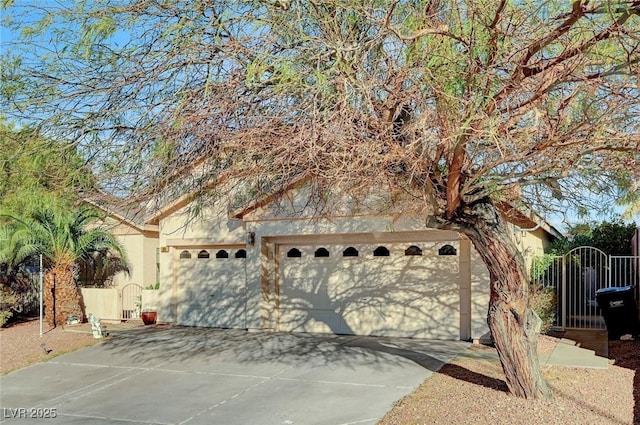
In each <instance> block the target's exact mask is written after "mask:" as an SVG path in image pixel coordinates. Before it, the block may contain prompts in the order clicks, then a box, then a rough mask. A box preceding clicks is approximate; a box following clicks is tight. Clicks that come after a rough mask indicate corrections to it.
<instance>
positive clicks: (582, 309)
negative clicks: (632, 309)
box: [540, 246, 640, 329]
mask: <svg viewBox="0 0 640 425" xmlns="http://www.w3.org/2000/svg"><path fill="white" fill-rule="evenodd" d="M545 268H546V269H545V271H544V273H542V276H541V277H540V278H541V281H542V284H543V285H544V286H545V287H553V288H555V290H556V298H557V314H556V325H557V326H559V327H562V328H575V329H606V325H605V322H604V320H603V318H602V314H601V313H600V309H599V308H598V305H597V302H596V291H598V290H599V289H602V288H608V287H622V286H633V290H634V297H635V299H636V301H637V300H639V299H640V293H639V292H638V291H639V286H640V257H638V256H636V257H632V256H608V255H607V254H605V253H604V252H603V251H601V250H599V249H598V248H594V247H587V246H582V247H578V248H574V249H572V250H571V251H569V252H568V253H567V254H565V255H564V256H562V257H551V258H550V260H549V261H548V262H547V263H546V265H545Z"/></svg>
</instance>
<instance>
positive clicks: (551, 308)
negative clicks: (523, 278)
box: [529, 283, 557, 334]
mask: <svg viewBox="0 0 640 425" xmlns="http://www.w3.org/2000/svg"><path fill="white" fill-rule="evenodd" d="M529 307H530V308H531V309H532V310H533V311H535V312H536V314H537V315H538V316H539V317H540V319H542V326H541V328H540V332H541V333H543V334H544V333H546V332H548V331H549V330H550V329H551V327H552V326H553V324H554V321H555V320H556V311H557V296H556V290H555V288H553V287H544V286H542V285H540V284H536V283H533V284H531V286H530V287H529Z"/></svg>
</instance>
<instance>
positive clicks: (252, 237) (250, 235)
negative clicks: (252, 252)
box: [247, 231, 256, 246]
mask: <svg viewBox="0 0 640 425" xmlns="http://www.w3.org/2000/svg"><path fill="white" fill-rule="evenodd" d="M255 244H256V232H253V231H250V232H247V245H251V246H253V245H255Z"/></svg>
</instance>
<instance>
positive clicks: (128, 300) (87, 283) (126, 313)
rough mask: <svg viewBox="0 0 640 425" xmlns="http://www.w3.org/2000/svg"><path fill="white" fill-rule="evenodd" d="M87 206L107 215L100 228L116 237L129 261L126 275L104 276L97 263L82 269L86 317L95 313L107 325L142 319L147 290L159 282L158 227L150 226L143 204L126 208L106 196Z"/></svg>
mask: <svg viewBox="0 0 640 425" xmlns="http://www.w3.org/2000/svg"><path fill="white" fill-rule="evenodd" d="M84 202H85V203H87V204H89V205H91V206H93V207H94V208H97V209H99V210H102V211H103V212H104V213H105V218H104V219H103V221H102V222H101V223H98V224H99V225H100V226H101V227H103V228H105V229H106V230H109V231H110V232H111V233H112V234H113V235H114V236H115V238H116V240H117V241H118V242H120V244H121V245H122V246H123V248H124V251H125V253H126V254H127V259H128V267H127V269H126V272H125V271H123V272H119V273H118V272H116V271H117V269H116V270H110V271H107V273H104V272H102V270H103V267H102V264H97V263H96V262H89V263H86V264H84V265H82V266H81V267H80V276H79V279H80V282H81V285H82V289H81V290H82V295H83V301H84V304H85V306H86V309H85V310H86V313H87V314H89V313H94V314H96V315H97V316H99V317H100V318H101V319H103V320H106V321H120V320H127V319H135V318H139V314H140V310H141V307H142V306H141V296H142V290H143V288H145V287H149V286H155V285H156V283H157V282H158V277H159V264H158V258H159V257H158V253H159V249H158V236H159V235H158V227H157V226H153V225H149V224H146V222H145V218H144V217H145V216H146V215H147V213H146V210H144V209H142V208H141V207H140V206H139V204H134V205H122V203H121V202H119V200H117V199H116V198H114V197H112V196H109V195H107V194H104V193H102V194H99V196H94V197H93V198H86V199H84ZM97 260H98V261H99V262H103V261H104V259H102V258H98V259H97ZM118 267H120V265H118Z"/></svg>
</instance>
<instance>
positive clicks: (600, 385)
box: [0, 320, 640, 425]
mask: <svg viewBox="0 0 640 425" xmlns="http://www.w3.org/2000/svg"><path fill="white" fill-rule="evenodd" d="M44 331H45V333H44V335H43V337H42V339H41V338H40V336H39V322H38V321H37V320H33V321H28V322H24V323H18V324H14V325H12V326H10V327H8V328H5V329H1V330H0V374H2V375H4V374H6V373H8V372H10V371H12V370H15V369H18V368H21V367H25V366H27V365H29V364H32V363H36V362H40V361H44V360H47V359H49V358H51V357H53V356H56V355H60V354H63V353H66V352H69V351H73V350H77V349H79V348H82V347H86V346H88V345H92V344H95V343H97V342H99V341H101V340H98V339H94V338H93V337H92V336H91V335H90V334H87V333H78V332H65V331H64V330H63V328H62V327H58V328H55V329H48V328H47V327H45V329H44ZM41 342H44V343H45V345H46V348H47V350H51V351H50V352H49V353H48V354H45V353H44V351H43V349H42V347H41V346H40V344H41ZM557 342H558V340H557V339H556V338H551V337H548V336H542V337H540V339H539V344H538V351H539V352H540V354H542V355H544V354H548V353H550V352H551V351H552V350H553V348H554V347H555V345H556V344H557ZM494 351H495V350H494V349H493V348H489V347H483V346H472V347H471V348H470V349H469V351H468V353H465V354H463V355H461V356H459V357H458V358H456V359H455V360H454V361H452V362H451V363H449V364H447V365H445V366H444V367H443V368H442V369H441V370H440V371H439V372H438V373H434V374H433V375H432V376H431V377H430V378H428V379H427V380H426V381H425V382H424V383H423V384H422V385H421V386H420V387H418V388H417V389H416V390H415V391H414V392H413V393H412V394H410V395H409V396H407V397H405V398H404V399H402V400H400V401H399V402H398V403H397V404H396V406H395V407H394V408H393V409H392V410H391V411H390V412H389V413H388V414H387V415H386V416H385V417H384V418H383V420H382V421H381V422H380V424H383V425H392V424H393V425H396V424H397V425H411V424H415V425H417V424H439V425H440V424H443V425H446V424H456V425H461V424H495V425H500V424H505V425H506V424H508V425H513V424H537V425H544V424H554V425H555V424H583V425H589V424H593V425H603V424H640V372H638V371H639V370H640V341H611V342H610V343H609V358H610V359H611V361H610V363H611V366H610V367H609V368H608V369H606V370H599V369H576V368H563V367H557V366H551V367H546V368H545V369H544V373H545V376H546V378H547V381H548V382H549V385H550V386H551V388H552V390H553V394H554V397H553V399H551V400H548V401H535V400H534V401H532V400H522V399H518V398H516V397H513V396H511V395H510V394H509V393H508V392H507V387H506V384H505V383H504V378H503V374H502V369H501V367H500V364H499V363H498V362H497V361H496V360H489V359H484V358H478V354H483V353H491V352H494ZM483 357H486V356H483ZM637 372H638V373H637Z"/></svg>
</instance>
